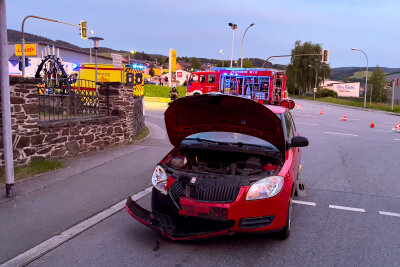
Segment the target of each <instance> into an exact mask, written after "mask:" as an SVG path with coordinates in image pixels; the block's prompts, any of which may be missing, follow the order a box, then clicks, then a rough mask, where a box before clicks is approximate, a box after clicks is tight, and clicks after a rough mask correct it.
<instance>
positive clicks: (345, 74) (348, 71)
mask: <svg viewBox="0 0 400 267" xmlns="http://www.w3.org/2000/svg"><path fill="white" fill-rule="evenodd" d="M380 68H381V69H382V71H383V72H384V73H386V74H389V73H393V72H399V71H400V68H386V67H380ZM375 69H376V67H370V68H368V71H369V74H368V76H369V75H371V74H372V72H373V71H374V70H375ZM331 79H332V80H334V81H343V80H345V79H347V80H348V81H354V82H362V81H364V80H365V67H340V68H332V71H331Z"/></svg>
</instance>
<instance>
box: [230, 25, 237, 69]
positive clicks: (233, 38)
mask: <svg viewBox="0 0 400 267" xmlns="http://www.w3.org/2000/svg"><path fill="white" fill-rule="evenodd" d="M228 25H229V26H230V27H231V28H232V32H233V36H232V55H231V68H232V64H233V48H234V46H235V30H236V29H237V27H238V26H237V25H236V24H233V23H232V22H229V23H228Z"/></svg>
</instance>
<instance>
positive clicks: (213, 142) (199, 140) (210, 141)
mask: <svg viewBox="0 0 400 267" xmlns="http://www.w3.org/2000/svg"><path fill="white" fill-rule="evenodd" d="M185 140H195V141H198V142H205V143H212V144H225V145H226V144H227V143H223V142H218V141H213V140H208V139H202V138H191V137H189V138H185V139H183V141H185Z"/></svg>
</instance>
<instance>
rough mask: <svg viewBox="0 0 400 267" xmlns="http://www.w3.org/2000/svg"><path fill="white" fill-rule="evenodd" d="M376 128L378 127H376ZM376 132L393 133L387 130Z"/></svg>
mask: <svg viewBox="0 0 400 267" xmlns="http://www.w3.org/2000/svg"><path fill="white" fill-rule="evenodd" d="M375 126H376V125H375ZM375 132H384V133H391V132H392V131H386V130H375Z"/></svg>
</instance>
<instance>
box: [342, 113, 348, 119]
mask: <svg viewBox="0 0 400 267" xmlns="http://www.w3.org/2000/svg"><path fill="white" fill-rule="evenodd" d="M342 121H347V116H346V113H344V115H343V119H342Z"/></svg>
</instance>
